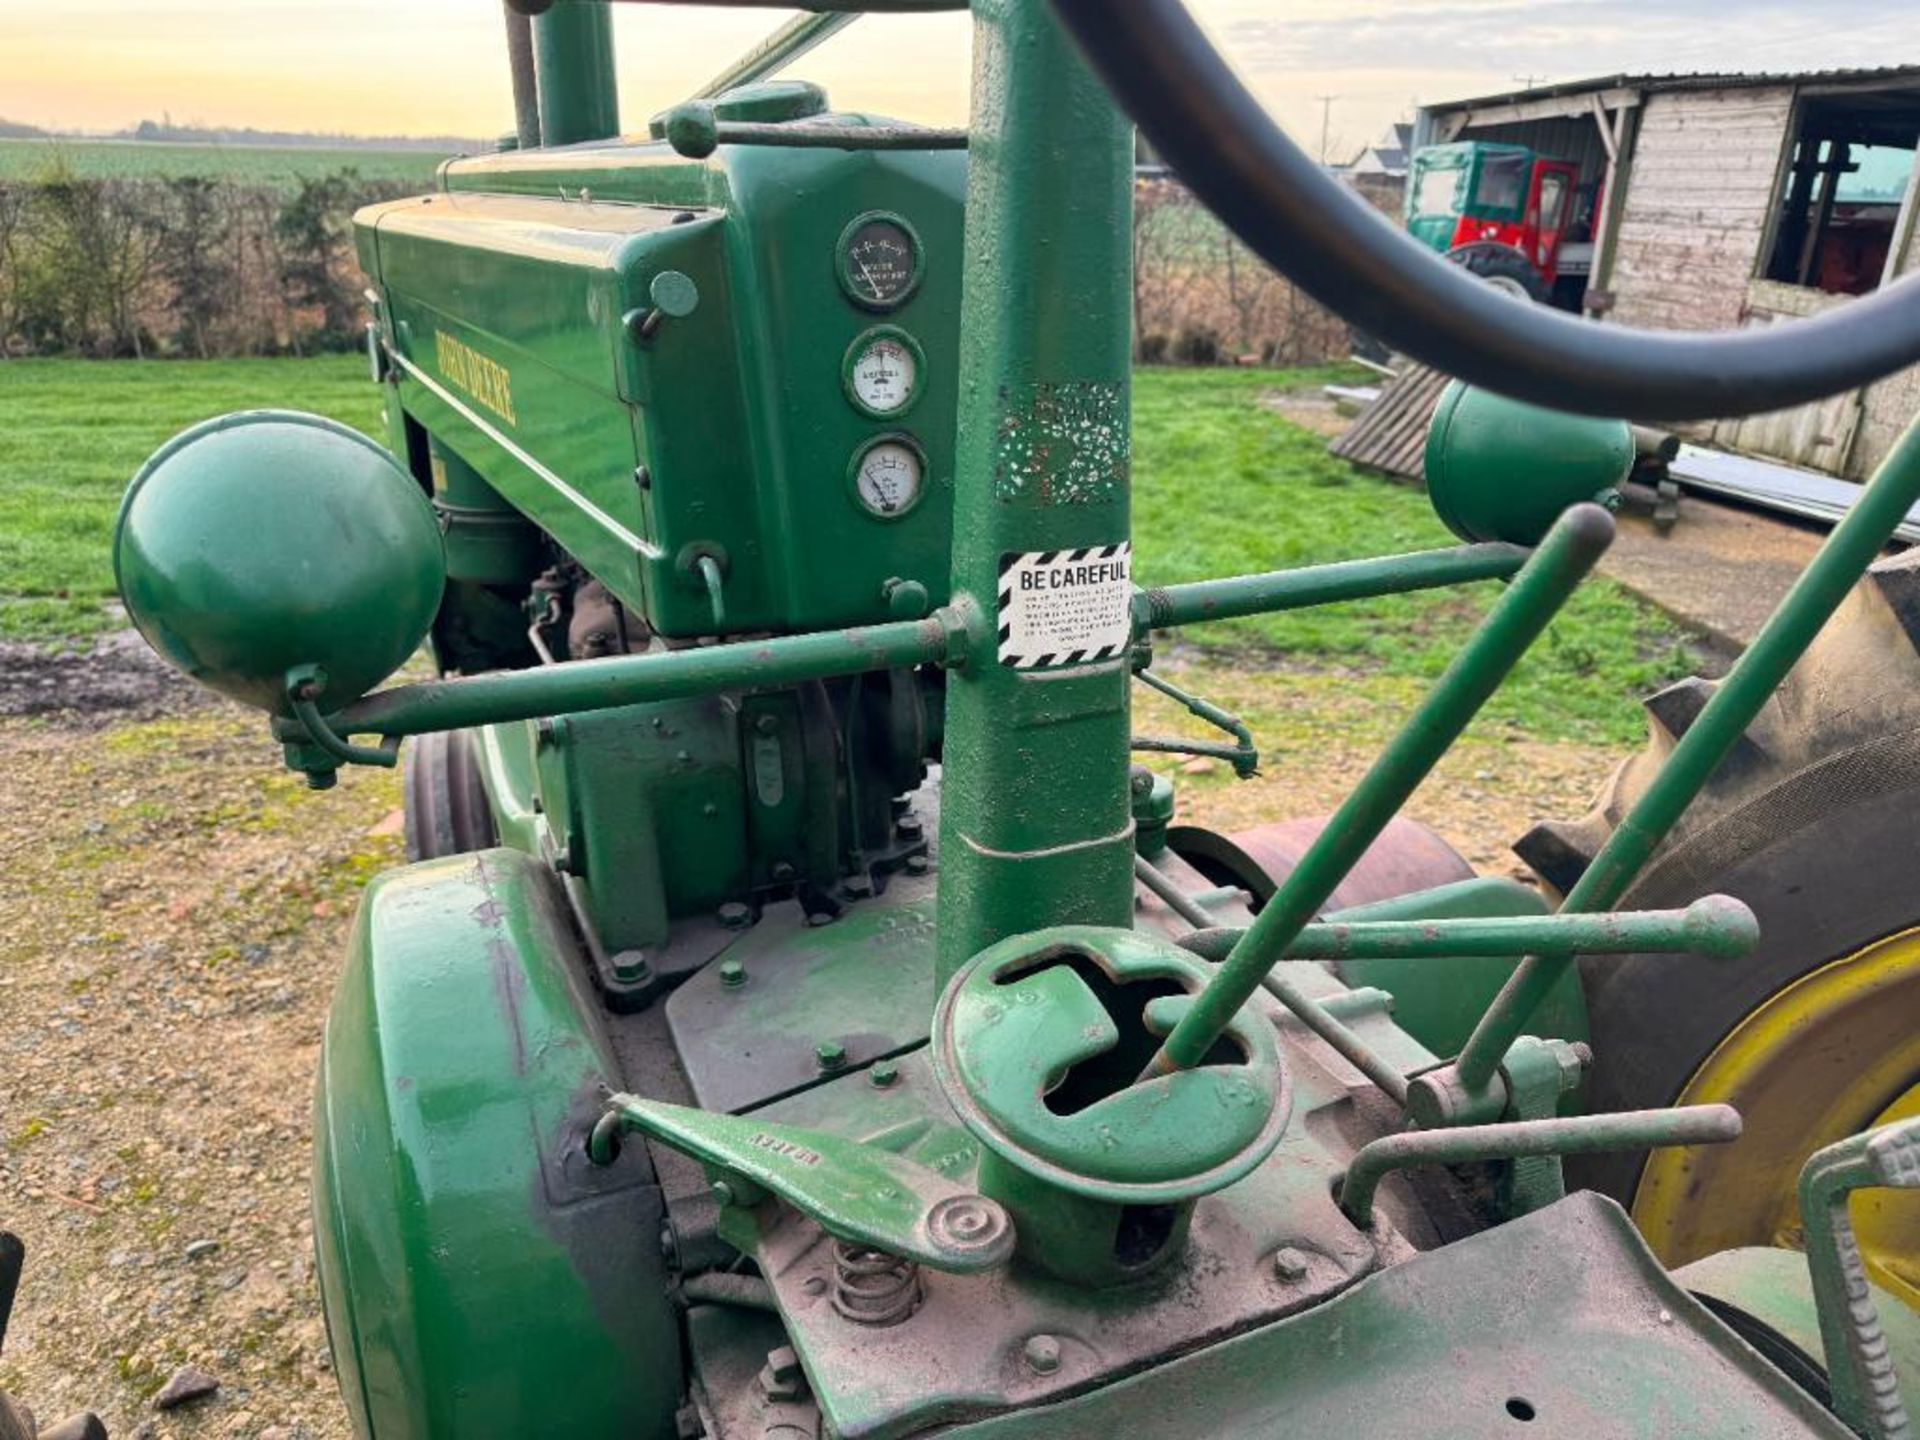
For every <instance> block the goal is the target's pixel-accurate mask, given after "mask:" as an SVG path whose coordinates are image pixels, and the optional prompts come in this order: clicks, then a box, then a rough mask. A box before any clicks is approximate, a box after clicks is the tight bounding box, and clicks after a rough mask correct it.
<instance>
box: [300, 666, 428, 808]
mask: <svg viewBox="0 0 1920 1440" xmlns="http://www.w3.org/2000/svg"><path fill="white" fill-rule="evenodd" d="M286 684H287V704H288V705H289V706H290V707H291V708H292V710H293V718H294V719H295V720H297V721H298V722H299V723H300V727H301V728H302V729H303V730H305V731H306V733H307V738H308V739H309V740H310V741H312V742H313V745H314V746H315V747H316V748H318V749H319V750H320V751H321V752H322V753H323V754H325V755H327V756H329V757H331V758H332V759H334V760H336V761H338V762H339V763H340V764H341V765H372V766H376V767H377V768H379V769H382V770H391V769H392V768H393V767H394V766H395V765H397V764H399V763H400V737H399V736H398V735H386V736H383V737H381V740H380V744H379V745H378V746H377V747H375V746H370V745H354V744H351V743H349V742H348V741H347V740H346V739H345V738H344V737H343V736H341V735H339V734H337V733H336V732H335V731H334V729H333V727H332V726H330V725H329V724H327V721H326V717H325V716H323V715H322V714H321V713H320V707H319V704H318V703H317V702H318V701H319V699H320V696H321V695H322V694H324V693H325V692H326V688H327V672H326V671H325V670H323V669H321V668H320V667H319V666H318V665H296V666H294V667H293V669H291V670H289V671H287V681H286ZM295 748H296V747H294V746H292V745H289V746H288V747H287V749H288V753H289V757H291V756H292V753H293V751H294V749H295ZM296 768H304V769H305V770H306V774H307V779H308V782H309V783H314V784H316V788H324V786H325V785H330V784H331V783H332V779H331V776H332V767H326V771H325V773H326V777H327V778H326V779H325V780H324V782H320V776H319V772H318V771H317V770H316V769H315V768H313V767H310V766H302V767H296Z"/></svg>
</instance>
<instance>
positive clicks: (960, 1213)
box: [589, 1095, 1013, 1275]
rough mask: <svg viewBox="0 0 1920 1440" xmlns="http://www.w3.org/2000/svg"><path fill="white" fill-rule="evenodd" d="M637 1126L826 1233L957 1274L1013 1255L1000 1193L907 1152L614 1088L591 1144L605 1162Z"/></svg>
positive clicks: (1009, 1226) (990, 1265)
mask: <svg viewBox="0 0 1920 1440" xmlns="http://www.w3.org/2000/svg"><path fill="white" fill-rule="evenodd" d="M623 1130H638V1131H641V1132H642V1133H644V1134H647V1135H650V1136H652V1137H653V1138H654V1139H656V1140H658V1141H660V1142H661V1143H662V1144H665V1145H671V1146H672V1147H673V1148H674V1149H676V1150H678V1151H681V1152H682V1153H683V1154H687V1155H691V1156H692V1157H693V1158H694V1159H696V1160H698V1161H700V1162H701V1163H703V1164H705V1165H708V1166H711V1167H713V1168H715V1169H720V1170H725V1171H728V1172H730V1173H731V1174H734V1175H739V1176H743V1177H744V1178H746V1179H747V1180H749V1181H751V1182H752V1183H753V1184H755V1185H758V1186H760V1187H762V1188H763V1189H765V1190H768V1191H770V1192H772V1193H773V1194H775V1195H777V1196H779V1197H780V1198H781V1199H782V1200H784V1201H786V1202H787V1204H789V1205H791V1206H792V1207H793V1208H794V1209H796V1210H798V1211H800V1212H801V1213H802V1214H803V1215H806V1216H808V1217H809V1218H810V1219H812V1220H814V1221H815V1222H816V1223H817V1224H818V1225H819V1226H820V1228H821V1229H823V1230H825V1231H826V1232H827V1233H828V1234H829V1235H834V1236H837V1237H838V1238H840V1239H842V1240H847V1241H851V1242H852V1243H853V1244H856V1245H862V1246H865V1247H867V1248H869V1249H872V1250H882V1251H885V1252H886V1253H887V1254H889V1255H898V1256H901V1257H903V1258H904V1259H908V1260H913V1261H916V1262H918V1263H919V1264H921V1265H925V1266H926V1267H927V1268H928V1269H931V1270H945V1271H949V1272H951V1273H953V1274H956V1275H966V1274H973V1273H976V1272H978V1271H981V1270H991V1269H994V1268H995V1267H996V1266H999V1265H1003V1264H1005V1263H1006V1261H1007V1258H1008V1257H1009V1256H1010V1255H1012V1254H1013V1221H1012V1220H1011V1219H1010V1218H1008V1215H1007V1212H1006V1211H1005V1210H1004V1209H1002V1208H1001V1207H1000V1205H999V1204H998V1203H996V1202H995V1201H992V1200H989V1199H987V1198H986V1197H985V1196H983V1195H976V1194H974V1193H973V1192H972V1191H970V1190H965V1189H962V1188H961V1187H960V1186H958V1185H955V1184H954V1183H953V1182H952V1181H951V1180H948V1179H947V1178H946V1177H945V1176H944V1175H941V1174H939V1173H938V1172H936V1171H933V1170H930V1169H928V1168H927V1167H926V1166H924V1165H918V1164H915V1163H914V1162H913V1161H911V1160H907V1159H904V1158H902V1157H901V1156H899V1155H896V1154H894V1153H893V1152H892V1151H891V1150H882V1149H880V1148H879V1147H878V1146H876V1145H863V1144H861V1143H860V1142H859V1141H857V1140H848V1139H845V1138H843V1137H841V1136H839V1135H828V1134H824V1133H822V1132H821V1131H818V1130H803V1129H801V1128H799V1127H798V1126H795V1125H775V1124H772V1123H770V1122H768V1121H765V1120H756V1119H754V1118H753V1117H751V1116H744V1117H743V1116H738V1115H719V1114H715V1113H713V1112H711V1111H707V1110H695V1109H691V1108H689V1107H687V1106H685V1105H668V1104H664V1103H663V1102H661V1101H658V1100H643V1099H641V1098H640V1097H639V1096H637V1095H615V1096H613V1097H611V1098H610V1099H609V1100H608V1101H607V1113H606V1114H605V1115H604V1116H602V1117H601V1120H600V1123H599V1124H598V1125H596V1126H594V1130H593V1139H592V1141H591V1142H590V1146H589V1153H590V1154H591V1155H592V1157H593V1159H594V1160H595V1162H596V1163H599V1164H607V1163H609V1162H611V1160H612V1159H613V1156H614V1154H615V1153H617V1149H618V1145H617V1137H618V1134H619V1132H621V1131H623Z"/></svg>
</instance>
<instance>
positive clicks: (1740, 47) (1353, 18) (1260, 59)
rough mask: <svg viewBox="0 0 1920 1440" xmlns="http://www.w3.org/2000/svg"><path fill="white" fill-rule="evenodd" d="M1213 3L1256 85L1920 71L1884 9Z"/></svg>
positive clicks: (1582, 1)
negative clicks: (1345, 78)
mask: <svg viewBox="0 0 1920 1440" xmlns="http://www.w3.org/2000/svg"><path fill="white" fill-rule="evenodd" d="M1273 9H1274V6H1272V5H1271V4H1260V5H1258V6H1257V11H1265V12H1266V13H1264V14H1261V13H1256V7H1255V6H1254V5H1250V4H1248V3H1245V0H1214V3H1213V4H1212V5H1211V6H1207V5H1206V4H1204V0H1203V4H1202V6H1201V10H1202V13H1203V14H1207V15H1208V17H1209V18H1210V19H1211V20H1212V22H1213V26H1214V31H1215V34H1216V35H1218V36H1219V38H1220V40H1221V41H1222V43H1223V45H1224V46H1225V48H1226V49H1227V50H1228V52H1229V53H1230V54H1231V55H1232V57H1233V59H1234V61H1235V63H1236V64H1237V65H1238V66H1239V67H1240V68H1241V69H1242V71H1243V72H1245V73H1247V74H1248V75H1249V76H1250V77H1254V78H1259V77H1270V76H1275V75H1282V74H1287V73H1293V72H1311V73H1315V74H1326V73H1328V72H1339V71H1342V70H1379V69H1403V68H1420V69H1430V70H1436V71H1447V70H1451V71H1472V72H1503V73H1510V74H1512V75H1535V76H1541V75H1550V76H1553V77H1554V78H1556V79H1573V78H1578V77H1580V76H1585V75H1604V74H1608V73H1611V72H1616V71H1639V72H1647V73H1656V74H1658V73H1666V72H1672V71H1686V70H1769V69H1774V70H1804V69H1817V68H1827V67H1845V66H1857V65H1864V64H1891V63H1897V62H1898V61H1899V60H1901V59H1907V60H1914V61H1920V16H1916V14H1915V13H1914V11H1913V10H1912V9H1911V8H1910V7H1905V6H1890V5H1888V4H1886V3H1885V0H1825V3H1823V4H1821V5H1818V6H1811V5H1806V4H1803V3H1786V0H1609V3H1608V4H1607V5H1605V6H1604V7H1603V6H1601V5H1598V4H1596V3H1593V0H1438V3H1426V4H1423V3H1418V0H1406V3H1401V4H1398V5H1392V4H1388V3H1383V0H1355V3H1351V4H1347V5H1344V6H1341V7H1339V8H1338V9H1337V10H1336V9H1334V8H1333V7H1331V6H1326V5H1320V4H1316V3H1314V0H1303V3H1300V4H1298V5H1289V6H1288V7H1287V13H1286V14H1284V15H1275V14H1273V13H1272V12H1273Z"/></svg>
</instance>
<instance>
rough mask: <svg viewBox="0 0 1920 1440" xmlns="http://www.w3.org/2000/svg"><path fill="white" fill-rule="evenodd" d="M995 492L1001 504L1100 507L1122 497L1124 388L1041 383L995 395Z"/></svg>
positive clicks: (1126, 440)
mask: <svg viewBox="0 0 1920 1440" xmlns="http://www.w3.org/2000/svg"><path fill="white" fill-rule="evenodd" d="M1001 400H1002V402H1003V404H1002V419H1001V421H1000V431H999V434H998V435H996V436H995V437H994V467H993V493H994V498H995V499H996V500H998V501H999V502H1000V503H1001V504H1003V505H1020V506H1033V507H1043V508H1044V507H1052V506H1057V505H1102V504H1106V503H1108V502H1110V501H1113V500H1117V499H1118V498H1119V497H1120V496H1121V495H1122V494H1123V493H1124V488H1123V487H1124V486H1125V484H1126V482H1127V472H1128V466H1129V464H1130V455H1131V450H1130V445H1131V427H1130V425H1129V423H1128V413H1127V387H1126V385H1125V384H1124V383H1123V382H1118V381H1095V380H1075V381H1067V382H1064V383H1056V382H1052V381H1042V382H1036V383H1030V384H1026V385H1019V386H1012V387H1008V388H1007V389H1004V390H1003V391H1002V392H1001Z"/></svg>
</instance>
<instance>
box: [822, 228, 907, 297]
mask: <svg viewBox="0 0 1920 1440" xmlns="http://www.w3.org/2000/svg"><path fill="white" fill-rule="evenodd" d="M840 283H841V284H842V285H843V286H845V287H846V291H847V294H849V295H850V296H852V297H853V299H854V302H855V303H856V304H859V305H864V306H865V307H866V308H867V309H869V310H891V309H892V308H893V307H894V306H896V305H898V304H900V303H901V302H902V301H903V300H905V299H906V298H907V297H908V296H909V295H911V294H912V293H913V291H914V287H915V286H917V285H918V284H919V283H920V242H919V240H918V239H917V238H916V237H915V235H914V233H913V231H911V230H909V229H908V228H907V224H906V222H905V221H904V220H900V219H897V218H896V217H894V216H891V215H863V216H861V217H860V218H859V219H858V220H856V221H854V222H853V224H851V225H849V226H848V227H847V230H846V233H845V234H844V235H842V236H841V237H840Z"/></svg>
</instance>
